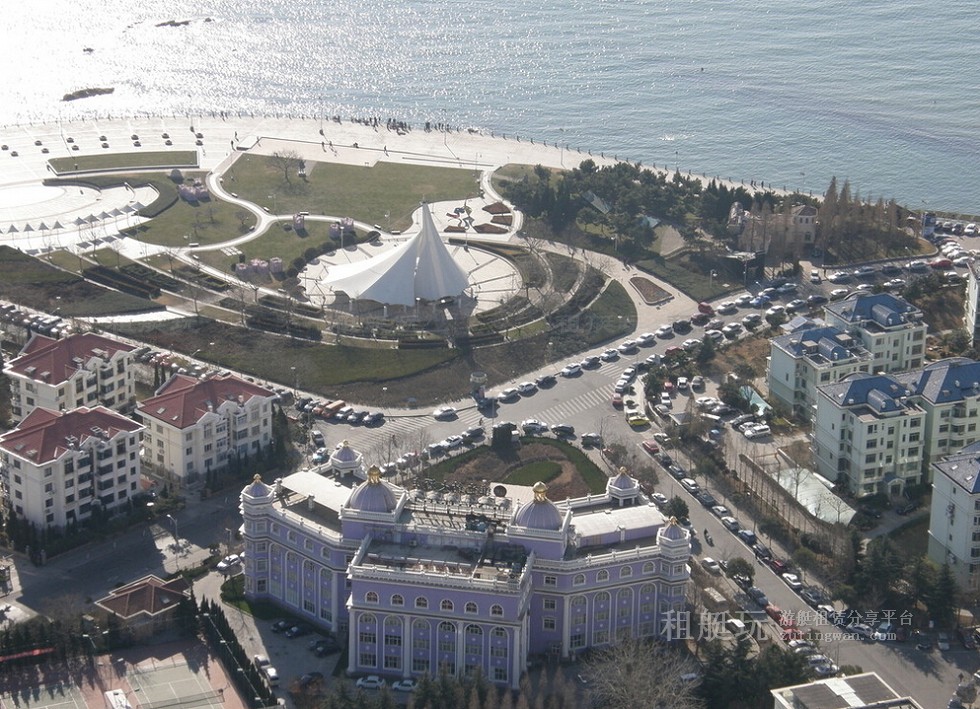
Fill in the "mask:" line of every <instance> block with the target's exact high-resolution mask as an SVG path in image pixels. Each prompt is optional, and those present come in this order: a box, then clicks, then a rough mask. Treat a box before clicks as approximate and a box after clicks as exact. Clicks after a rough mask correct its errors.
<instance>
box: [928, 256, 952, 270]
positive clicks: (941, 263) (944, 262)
mask: <svg viewBox="0 0 980 709" xmlns="http://www.w3.org/2000/svg"><path fill="white" fill-rule="evenodd" d="M929 265H930V266H932V267H933V268H952V267H953V262H952V261H950V260H949V259H948V258H934V259H933V260H932V261H930V262H929Z"/></svg>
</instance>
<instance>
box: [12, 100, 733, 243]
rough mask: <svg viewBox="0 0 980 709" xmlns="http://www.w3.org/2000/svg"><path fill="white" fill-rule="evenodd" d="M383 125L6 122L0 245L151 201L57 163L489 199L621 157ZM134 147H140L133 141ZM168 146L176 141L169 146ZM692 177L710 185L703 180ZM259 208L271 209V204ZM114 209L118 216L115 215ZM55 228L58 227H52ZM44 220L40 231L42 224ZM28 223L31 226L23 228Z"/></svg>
mask: <svg viewBox="0 0 980 709" xmlns="http://www.w3.org/2000/svg"><path fill="white" fill-rule="evenodd" d="M377 123H378V124H377V125H373V124H372V122H369V121H368V120H367V119H364V121H362V122H358V121H354V120H350V119H342V120H341V121H340V122H337V121H334V120H331V119H324V120H321V119H318V118H269V117H250V116H232V115H225V116H223V117H222V116H221V115H216V116H176V117H166V116H161V117H154V116H150V117H131V118H115V119H98V120H86V121H73V122H62V123H44V124H21V125H6V126H2V127H0V145H3V146H5V149H4V150H2V151H0V243H4V244H7V245H10V246H13V247H15V248H18V249H21V250H23V251H26V252H33V253H41V252H43V251H45V250H49V249H56V248H68V247H70V246H71V245H73V244H76V243H78V242H82V241H91V240H92V239H93V238H96V237H97V236H109V237H111V236H113V235H114V234H118V232H119V231H120V230H122V229H125V228H127V227H131V226H133V224H134V223H135V222H137V221H138V218H137V217H136V216H135V215H134V214H132V213H131V212H128V211H124V210H125V208H126V205H132V204H134V203H136V202H139V203H142V204H144V205H145V204H149V202H150V201H152V199H153V194H152V191H145V190H134V189H131V188H116V189H114V190H94V189H88V188H82V189H76V188H72V189H67V188H63V187H44V186H43V185H42V182H43V180H45V179H46V178H50V177H54V176H55V173H54V170H53V169H52V168H51V167H50V165H49V163H48V161H49V160H51V159H53V158H77V157H79V156H82V155H108V154H124V153H139V152H157V151H164V150H173V151H187V150H191V151H196V152H197V156H198V161H199V168H200V169H201V170H202V171H206V172H209V173H211V174H212V175H213V176H214V177H215V178H220V176H221V175H222V174H223V173H224V172H225V171H226V170H227V169H228V168H229V167H230V166H231V165H232V163H233V162H234V161H235V160H236V159H238V158H240V157H241V156H242V155H243V154H251V155H264V156H270V155H272V154H274V153H276V152H285V151H289V152H291V153H295V154H296V155H297V156H299V157H300V158H302V159H304V160H307V161H311V162H312V161H323V162H333V163H341V164H347V165H360V166H364V167H370V166H372V165H375V164H377V163H378V162H381V161H386V162H395V163H402V164H416V165H429V166H444V167H453V168H460V169H472V170H473V171H474V173H478V175H479V180H480V181H481V185H482V186H483V188H484V190H485V191H486V192H487V193H489V192H490V190H489V183H490V175H491V174H492V173H493V171H494V170H495V169H497V168H499V167H501V166H503V165H507V164H512V163H513V164H526V165H542V166H544V167H548V168H555V169H571V168H574V167H578V165H580V164H581V163H582V161H584V160H587V159H591V160H593V161H594V162H595V163H596V164H597V165H598V166H600V167H602V166H610V165H614V164H615V163H616V162H617V156H613V155H603V154H601V153H590V152H588V151H587V150H586V149H585V148H582V149H576V148H574V147H570V146H566V145H564V144H558V145H556V144H543V143H541V142H540V141H533V140H532V139H528V138H524V137H518V136H514V135H504V134H497V133H489V134H487V133H485V132H478V131H472V130H466V129H463V130H430V131H428V132H427V131H425V130H424V128H421V127H415V128H412V129H410V130H397V129H395V128H394V127H392V128H389V127H388V125H387V124H386V120H385V119H379V120H378V122H377ZM321 131H322V132H321ZM134 136H135V138H134ZM164 136H166V137H164ZM198 136H201V137H198ZM103 138H104V140H103ZM136 141H138V142H139V146H136V145H135V144H134V143H135V142H136ZM167 141H170V143H171V145H166V142H167ZM103 144H105V145H107V146H108V147H103ZM76 147H77V150H76V149H75V148H76ZM44 151H47V152H44ZM15 154H16V155H15ZM649 167H651V168H653V169H657V170H659V171H661V172H663V171H665V170H666V169H667V166H666V165H656V166H649ZM63 174H71V173H70V172H69V173H63ZM693 177H699V178H701V179H703V180H709V179H712V178H711V177H710V176H703V175H693ZM734 184H738V183H734ZM227 191H228V192H231V191H233V190H231V189H229V190H227ZM262 206H264V207H266V208H268V209H269V210H273V209H274V206H275V205H274V204H269V205H262ZM114 210H118V211H119V212H122V213H120V214H114ZM103 213H105V214H108V215H109V216H108V217H107V218H105V219H99V220H98V221H97V222H96V221H92V220H91V217H92V216H93V215H100V214H103ZM271 218H274V215H273V216H272V217H271ZM80 222H84V223H80ZM56 223H57V224H59V225H60V228H55V226H54V225H55V224H56ZM42 224H43V225H44V228H39V227H41V225H42ZM437 226H441V225H439V224H437ZM25 227H28V228H27V229H26V231H25ZM257 231H261V230H260V229H257Z"/></svg>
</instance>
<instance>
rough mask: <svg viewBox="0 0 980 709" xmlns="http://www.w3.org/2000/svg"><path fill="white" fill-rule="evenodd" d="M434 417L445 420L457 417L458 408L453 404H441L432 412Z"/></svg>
mask: <svg viewBox="0 0 980 709" xmlns="http://www.w3.org/2000/svg"><path fill="white" fill-rule="evenodd" d="M432 418H434V419H436V420H437V421H445V420H448V419H454V418H456V409H454V408H453V407H452V406H440V407H439V408H438V409H436V410H435V411H433V412H432Z"/></svg>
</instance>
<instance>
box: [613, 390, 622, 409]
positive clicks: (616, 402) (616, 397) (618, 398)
mask: <svg viewBox="0 0 980 709" xmlns="http://www.w3.org/2000/svg"><path fill="white" fill-rule="evenodd" d="M612 405H613V406H614V407H615V408H617V409H621V408H623V395H622V394H613V398H612Z"/></svg>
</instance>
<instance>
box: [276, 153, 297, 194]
mask: <svg viewBox="0 0 980 709" xmlns="http://www.w3.org/2000/svg"><path fill="white" fill-rule="evenodd" d="M302 162H303V161H302V160H301V159H300V157H299V153H297V152H296V151H295V150H277V151H276V152H274V153H273V154H272V165H273V167H275V168H276V170H278V171H280V172H281V173H282V179H283V181H285V183H286V184H287V185H291V184H292V180H291V179H290V177H289V173H290V172H291V171H297V170H299V168H300V165H301V164H302Z"/></svg>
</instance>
